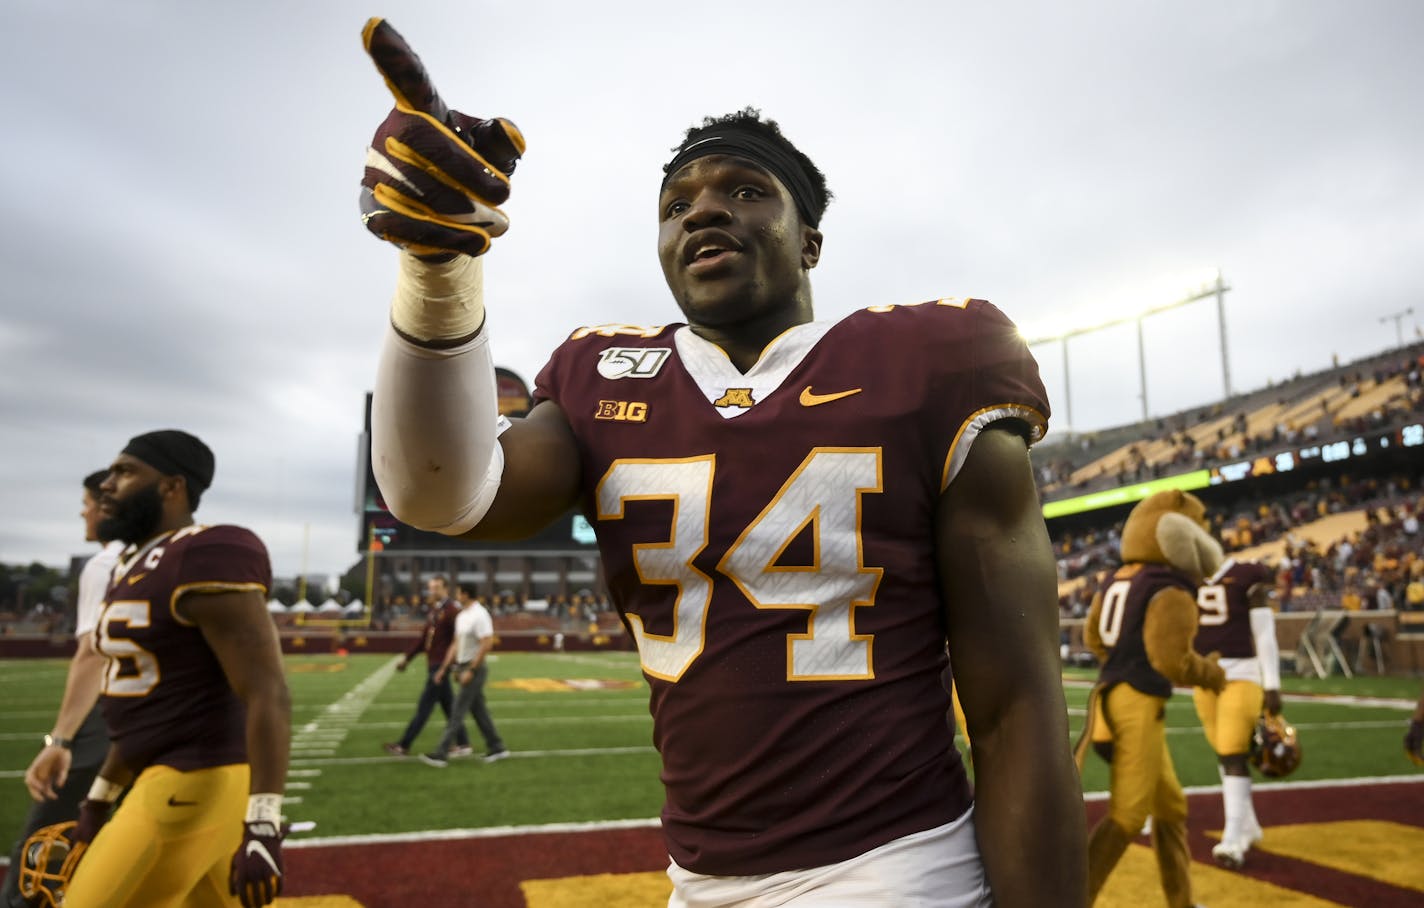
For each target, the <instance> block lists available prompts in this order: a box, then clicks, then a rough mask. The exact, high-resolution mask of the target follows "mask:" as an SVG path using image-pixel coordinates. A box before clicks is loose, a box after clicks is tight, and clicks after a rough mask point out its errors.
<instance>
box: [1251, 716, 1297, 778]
mask: <svg viewBox="0 0 1424 908" xmlns="http://www.w3.org/2000/svg"><path fill="white" fill-rule="evenodd" d="M1249 758H1250V761H1251V765H1252V766H1254V767H1256V768H1257V769H1258V770H1260V772H1261V775H1263V776H1266V777H1267V778H1271V779H1282V778H1285V777H1286V776H1288V775H1290V774H1291V773H1293V772H1295V769H1296V767H1297V766H1299V765H1300V760H1301V748H1300V737H1299V735H1297V734H1296V730H1295V726H1294V725H1291V724H1290V723H1289V722H1287V721H1286V719H1285V716H1272V715H1268V714H1266V713H1262V714H1261V718H1260V719H1258V720H1257V722H1256V730H1255V731H1254V732H1252V734H1251V751H1250V757H1249Z"/></svg>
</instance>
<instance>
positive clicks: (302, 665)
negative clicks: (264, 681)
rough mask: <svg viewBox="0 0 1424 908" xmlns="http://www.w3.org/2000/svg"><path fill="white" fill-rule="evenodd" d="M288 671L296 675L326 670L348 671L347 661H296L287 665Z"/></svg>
mask: <svg viewBox="0 0 1424 908" xmlns="http://www.w3.org/2000/svg"><path fill="white" fill-rule="evenodd" d="M287 671H288V672H290V673H292V674H294V675H309V674H313V673H315V672H325V673H327V674H331V673H332V672H344V671H346V663H345V662H294V663H292V664H291V665H289V666H287Z"/></svg>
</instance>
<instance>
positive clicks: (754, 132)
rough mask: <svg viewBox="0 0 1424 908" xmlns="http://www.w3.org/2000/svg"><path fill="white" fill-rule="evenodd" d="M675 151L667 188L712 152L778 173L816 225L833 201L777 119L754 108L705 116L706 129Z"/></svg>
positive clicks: (666, 168) (693, 132) (695, 130)
mask: <svg viewBox="0 0 1424 908" xmlns="http://www.w3.org/2000/svg"><path fill="white" fill-rule="evenodd" d="M672 151H673V157H672V160H670V161H668V163H667V164H665V165H663V184H664V185H666V183H667V181H668V178H669V177H671V176H672V175H673V174H674V173H676V172H677V171H678V170H681V169H682V167H683V166H684V165H685V164H687V163H688V162H689V161H692V160H694V159H696V158H700V157H703V156H705V155H709V154H735V155H738V156H740V157H745V158H747V159H749V160H752V161H755V162H757V163H758V164H760V165H762V166H763V167H765V168H766V169H767V170H768V171H770V172H771V173H773V174H775V175H776V176H777V178H778V179H780V180H781V182H782V184H783V185H785V186H786V188H787V190H788V191H789V192H790V193H791V197H792V199H794V200H795V201H796V210H797V211H798V212H800V214H801V220H803V221H805V222H806V223H807V224H809V225H811V226H812V227H816V226H819V225H820V223H821V216H822V215H823V214H825V213H826V206H827V205H829V204H830V202H831V199H832V198H834V197H835V196H834V195H833V194H832V193H831V190H830V189H829V188H828V187H827V186H826V175H825V174H823V173H821V169H820V168H819V167H817V166H816V165H815V163H814V162H813V161H812V160H811V159H810V158H809V157H807V156H806V154H805V152H803V151H801V149H799V148H797V147H796V146H795V145H793V144H792V143H791V140H790V139H788V138H786V136H784V135H782V133H781V127H780V126H779V125H778V124H777V122H776V121H775V120H770V119H766V118H764V117H763V116H762V114H761V111H760V110H757V109H756V108H755V107H750V106H748V107H743V108H742V109H741V110H739V111H736V112H735V113H729V114H724V115H723V116H720V117H704V118H703V119H702V125H701V126H694V127H692V128H690V129H689V130H687V134H686V135H685V136H684V137H683V140H682V144H680V145H678V146H676V147H675V148H673V149H672Z"/></svg>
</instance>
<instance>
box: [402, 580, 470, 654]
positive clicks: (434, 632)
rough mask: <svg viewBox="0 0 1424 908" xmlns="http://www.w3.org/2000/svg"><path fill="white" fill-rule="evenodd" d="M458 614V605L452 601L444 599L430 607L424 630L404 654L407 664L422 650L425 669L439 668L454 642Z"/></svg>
mask: <svg viewBox="0 0 1424 908" xmlns="http://www.w3.org/2000/svg"><path fill="white" fill-rule="evenodd" d="M458 614H460V604H459V603H458V602H456V601H455V600H454V599H449V598H446V599H444V600H442V601H441V602H440V604H439V605H432V606H431V607H430V612H429V614H427V615H426V616H425V628H424V630H422V631H421V632H420V639H419V640H417V641H416V642H415V645H414V646H412V647H411V648H410V650H409V651H408V652H407V653H406V654H405V660H406V661H407V662H409V661H410V660H412V659H414V658H415V657H416V655H418V654H419V653H420V652H421V651H422V650H423V651H424V652H425V666H426V668H427V669H429V670H430V671H432V672H433V671H435V670H436V669H437V668H439V667H440V663H442V662H444V661H445V653H446V652H447V651H448V650H449V649H450V644H451V643H452V642H454V640H455V616H456V615H458Z"/></svg>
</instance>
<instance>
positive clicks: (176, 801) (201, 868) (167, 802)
mask: <svg viewBox="0 0 1424 908" xmlns="http://www.w3.org/2000/svg"><path fill="white" fill-rule="evenodd" d="M248 775H249V773H248V767H247V764H246V763H238V764H235V765H232V766H218V767H214V768H212V769H199V770H194V771H192V772H179V771H178V770H176V769H172V768H170V767H167V766H150V767H149V768H148V769H145V770H144V771H143V772H142V773H141V774H140V775H139V777H138V779H137V780H136V781H135V782H134V784H133V787H132V788H131V789H130V790H129V793H128V796H127V797H126V798H125V799H124V802H123V804H121V805H119V808H118V810H117V811H115V812H114V816H113V818H112V819H110V820H109V822H108V823H106V824H104V827H103V828H102V829H100V830H99V834H98V835H97V836H95V837H94V841H93V843H92V844H91V845H90V846H89V850H88V852H87V853H86V854H85V855H84V858H83V860H81V861H80V862H79V868H78V869H77V870H76V871H75V872H74V879H73V880H72V881H71V882H70V885H69V891H68V892H67V893H66V894H65V899H64V908H178V906H184V908H209V906H214V908H218V906H221V908H230V906H235V905H237V904H238V900H237V897H236V896H232V895H229V894H228V889H227V880H228V870H229V867H230V865H231V862H232V855H233V852H235V851H236V850H237V848H238V846H239V845H240V844H241V843H242V821H243V817H245V816H246V814H247V795H248V790H247V788H248Z"/></svg>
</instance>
